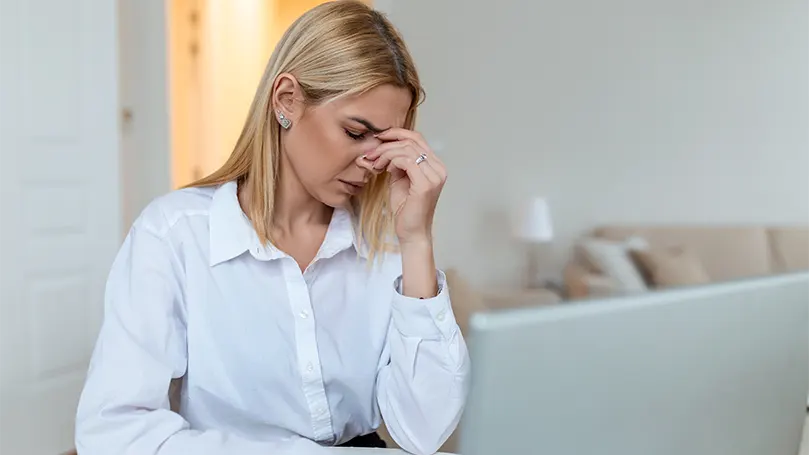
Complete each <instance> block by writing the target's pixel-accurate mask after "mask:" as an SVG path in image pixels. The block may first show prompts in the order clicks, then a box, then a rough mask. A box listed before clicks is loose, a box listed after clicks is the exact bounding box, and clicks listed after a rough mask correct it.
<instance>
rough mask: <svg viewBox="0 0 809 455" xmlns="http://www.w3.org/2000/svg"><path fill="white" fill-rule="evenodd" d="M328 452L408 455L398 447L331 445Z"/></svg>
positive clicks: (446, 454) (344, 454)
mask: <svg viewBox="0 0 809 455" xmlns="http://www.w3.org/2000/svg"><path fill="white" fill-rule="evenodd" d="M329 452H332V453H334V454H335V455H373V454H378V455H408V454H407V452H403V451H401V450H399V449H360V448H348V447H332V448H330V449H329ZM435 455H453V454H451V453H445V452H439V453H437V454H435Z"/></svg>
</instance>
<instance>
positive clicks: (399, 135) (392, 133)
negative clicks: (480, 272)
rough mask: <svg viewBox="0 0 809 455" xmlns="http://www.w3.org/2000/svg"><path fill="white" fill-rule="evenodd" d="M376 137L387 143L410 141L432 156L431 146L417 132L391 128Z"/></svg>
mask: <svg viewBox="0 0 809 455" xmlns="http://www.w3.org/2000/svg"><path fill="white" fill-rule="evenodd" d="M375 136H376V137H377V138H379V139H381V140H383V141H385V142H389V141H406V140H410V141H413V142H415V143H416V144H418V145H419V147H421V148H422V149H423V150H424V152H425V153H426V152H430V153H427V155H428V156H429V155H432V150H431V149H430V145H429V144H427V141H426V140H425V139H424V136H422V135H421V134H420V133H419V132H417V131H411V130H408V129H404V128H391V129H388V130H385V131H383V132H381V133H379V134H376V135H375Z"/></svg>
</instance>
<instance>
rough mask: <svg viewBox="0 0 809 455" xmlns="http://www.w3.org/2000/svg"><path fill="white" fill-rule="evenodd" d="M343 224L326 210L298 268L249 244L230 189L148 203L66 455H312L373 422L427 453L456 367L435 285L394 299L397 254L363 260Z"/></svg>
mask: <svg viewBox="0 0 809 455" xmlns="http://www.w3.org/2000/svg"><path fill="white" fill-rule="evenodd" d="M352 226H353V223H352V217H351V216H350V215H349V213H348V212H346V211H344V210H335V212H334V215H333V216H332V220H331V223H330V225H329V228H328V231H327V233H326V237H325V240H324V241H323V244H322V246H321V247H320V250H319V252H318V253H317V256H316V257H315V259H314V261H313V262H312V264H311V265H309V267H308V268H307V269H306V271H305V272H303V273H301V270H300V268H299V266H298V264H297V263H296V262H295V260H294V259H292V258H291V257H290V256H288V255H286V254H285V253H283V252H282V251H279V250H278V249H276V248H274V247H272V246H264V245H261V244H260V242H259V241H258V238H257V236H256V233H255V230H253V228H252V226H251V224H250V222H249V220H248V219H247V217H246V216H245V215H244V213H243V212H242V210H241V208H240V206H239V202H238V198H237V186H236V184H235V183H228V184H225V185H222V186H219V187H211V188H193V189H184V190H179V191H175V192H172V193H170V194H168V195H166V196H164V197H162V198H159V199H157V200H156V201H154V202H153V203H152V204H150V205H149V207H147V208H146V210H144V212H143V213H142V214H141V216H140V217H139V218H138V220H137V221H136V222H135V223H134V225H133V227H132V230H131V231H130V233H129V235H128V236H127V238H126V240H125V241H124V244H123V246H122V247H121V250H120V252H119V254H118V256H117V258H116V259H115V262H114V264H113V266H112V271H111V273H110V276H109V281H108V284H107V289H106V299H105V316H104V324H103V326H102V329H101V333H100V335H99V338H98V341H97V344H96V348H95V351H94V353H93V357H92V361H91V364H90V370H89V374H88V377H87V382H86V384H85V388H84V391H83V393H82V396H81V400H80V403H79V409H78V415H77V422H76V424H77V425H76V444H77V448H78V451H79V453H81V454H82V455H109V454H116V455H123V454H132V455H150V454H160V455H186V454H194V455H225V454H227V455H234V454H239V455H252V454H255V455H281V454H288V453H289V454H292V453H294V454H307V453H320V451H323V450H325V449H323V448H322V447H321V446H328V445H334V444H340V443H343V442H346V441H348V440H350V439H352V438H354V437H355V436H358V435H363V434H367V433H370V432H372V431H373V430H375V429H376V428H377V427H378V426H379V425H380V423H381V418H384V421H385V423H386V424H387V427H388V430H389V432H390V434H391V436H392V437H393V438H394V439H395V440H396V442H397V443H398V444H399V445H401V446H402V447H403V448H404V449H406V450H408V451H410V452H414V453H432V452H434V451H435V450H437V449H438V447H439V446H440V445H441V444H442V443H443V442H444V441H445V440H446V438H447V437H448V436H449V435H450V434H451V432H452V431H453V430H454V429H455V427H456V425H457V423H458V420H459V418H460V415H461V412H462V409H463V404H464V398H465V394H466V388H467V387H466V382H467V377H468V370H469V360H468V353H467V350H466V345H465V344H464V341H463V338H462V336H461V333H460V331H459V329H458V325H457V324H456V322H455V317H454V316H453V313H452V308H451V307H450V301H449V297H448V291H447V288H446V286H445V283H444V276H443V274H442V273H440V272H439V286H440V292H439V294H438V296H437V297H435V298H432V299H423V300H420V299H413V298H408V297H404V296H402V295H401V294H400V293H399V292H398V289H397V288H398V281H399V277H400V274H401V257H400V256H399V255H396V254H387V255H386V256H385V258H384V259H383V260H382V261H381V263H377V264H376V265H369V263H368V262H367V260H366V259H365V254H364V253H363V251H364V248H362V247H360V246H358V245H357V244H356V240H355V236H354V229H353V227H352ZM174 378H183V380H182V388H181V393H180V403H179V410H178V412H173V411H172V410H171V409H170V406H169V399H168V393H167V390H168V388H169V383H170V381H171V380H172V379H174Z"/></svg>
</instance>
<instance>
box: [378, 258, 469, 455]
mask: <svg viewBox="0 0 809 455" xmlns="http://www.w3.org/2000/svg"><path fill="white" fill-rule="evenodd" d="M437 273H438V285H439V293H438V295H437V296H436V297H434V298H431V299H415V298H410V297H405V296H403V295H402V294H401V292H400V290H401V286H400V284H401V276H400V277H399V278H397V279H396V282H395V283H393V285H394V287H395V289H396V291H395V292H394V293H393V302H392V308H391V310H392V313H391V324H390V329H389V333H388V343H387V350H388V354H389V356H390V361H389V363H387V364H386V365H385V366H383V367H382V369H381V370H380V372H379V376H378V378H377V396H378V401H379V408H380V412H381V413H382V417H383V419H384V420H385V424H386V425H387V427H388V431H389V432H390V434H391V436H392V437H393V439H394V440H395V441H396V442H397V443H398V444H399V445H400V446H401V447H402V448H403V449H405V450H407V451H409V452H411V453H415V454H432V453H435V452H436V451H437V450H438V449H439V448H440V447H441V445H442V444H443V443H444V442H445V441H446V440H447V439H448V438H449V436H450V435H451V434H452V432H453V431H454V430H455V428H456V427H457V425H458V422H459V420H460V418H461V413H462V412H463V408H464V402H465V399H466V392H467V388H468V384H467V382H468V377H469V354H468V352H467V349H466V343H464V340H463V336H462V335H461V331H460V329H459V328H458V324H457V323H456V322H455V316H454V314H453V312H452V306H451V305H450V299H449V292H448V290H447V286H446V278H445V277H444V274H443V273H442V272H440V271H439V272H437Z"/></svg>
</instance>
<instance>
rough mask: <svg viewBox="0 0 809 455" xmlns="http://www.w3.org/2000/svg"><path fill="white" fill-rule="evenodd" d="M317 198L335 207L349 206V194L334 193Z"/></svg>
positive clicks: (343, 207)
mask: <svg viewBox="0 0 809 455" xmlns="http://www.w3.org/2000/svg"><path fill="white" fill-rule="evenodd" d="M318 199H319V200H320V202H322V203H323V204H325V205H327V206H329V207H332V208H335V209H345V208H348V207H350V206H351V195H349V194H340V193H334V194H329V195H326V197H323V198H318Z"/></svg>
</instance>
